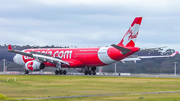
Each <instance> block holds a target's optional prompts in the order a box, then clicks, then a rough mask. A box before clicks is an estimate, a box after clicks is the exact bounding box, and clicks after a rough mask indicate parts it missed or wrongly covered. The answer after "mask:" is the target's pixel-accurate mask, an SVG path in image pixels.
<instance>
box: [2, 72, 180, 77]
mask: <svg viewBox="0 0 180 101" xmlns="http://www.w3.org/2000/svg"><path fill="white" fill-rule="evenodd" d="M0 75H25V74H24V73H21V74H3V73H0ZM28 75H55V74H28ZM57 76H107V77H152V78H180V75H179V74H177V75H174V74H130V75H118V74H117V75H114V74H113V73H108V74H106V75H84V74H76V73H74V74H68V75H57Z"/></svg>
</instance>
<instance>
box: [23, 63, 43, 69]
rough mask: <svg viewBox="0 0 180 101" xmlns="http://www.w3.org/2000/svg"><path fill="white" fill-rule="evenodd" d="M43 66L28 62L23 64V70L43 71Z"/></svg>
mask: <svg viewBox="0 0 180 101" xmlns="http://www.w3.org/2000/svg"><path fill="white" fill-rule="evenodd" d="M44 68H45V65H44V64H43V63H40V62H37V61H28V62H26V64H25V69H26V70H31V71H38V70H41V69H44Z"/></svg>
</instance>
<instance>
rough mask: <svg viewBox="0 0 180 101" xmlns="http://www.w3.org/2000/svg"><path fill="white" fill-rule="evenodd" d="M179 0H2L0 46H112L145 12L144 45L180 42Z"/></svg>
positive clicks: (141, 43) (139, 42) (140, 43)
mask: <svg viewBox="0 0 180 101" xmlns="http://www.w3.org/2000/svg"><path fill="white" fill-rule="evenodd" d="M178 4H180V1H178V0H173V1H170V0H158V1H157V0H156V1H155V0H125V1H122V0H29V1H27V0H26V1H24V0H17V1H14V0H4V1H3V0H1V1H0V33H3V34H1V37H0V44H8V43H12V44H20V45H24V44H25V45H26V44H29V45H61V46H71V45H73V46H78V47H97V46H109V45H111V44H112V43H119V41H120V40H121V39H122V37H123V35H124V34H125V32H126V31H127V29H128V28H129V26H130V24H131V23H132V21H133V19H134V18H135V17H136V16H143V21H142V25H141V27H140V32H139V35H138V39H137V45H136V46H139V47H144V46H147V47H148V45H149V46H151V45H154V47H156V46H157V47H159V45H165V44H167V45H169V47H171V46H172V47H174V48H175V49H176V50H180V48H178V46H177V47H175V45H178V44H179V37H180V35H179V32H180V25H179V21H180V14H179V13H177V12H179V11H180V8H179V5H178Z"/></svg>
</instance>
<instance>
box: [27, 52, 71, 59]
mask: <svg viewBox="0 0 180 101" xmlns="http://www.w3.org/2000/svg"><path fill="white" fill-rule="evenodd" d="M37 52H38V53H45V54H50V55H51V56H53V57H58V58H61V59H71V57H72V51H55V52H54V53H53V52H52V51H37ZM24 59H33V58H31V57H28V56H24Z"/></svg>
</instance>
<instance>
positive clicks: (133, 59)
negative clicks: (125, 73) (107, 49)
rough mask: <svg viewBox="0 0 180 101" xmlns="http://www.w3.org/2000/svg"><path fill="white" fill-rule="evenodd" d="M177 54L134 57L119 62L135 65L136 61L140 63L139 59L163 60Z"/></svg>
mask: <svg viewBox="0 0 180 101" xmlns="http://www.w3.org/2000/svg"><path fill="white" fill-rule="evenodd" d="M177 53H178V51H177V52H175V53H173V54H171V55H162V56H134V57H127V58H125V59H123V60H120V61H121V62H123V63H125V62H127V61H134V62H135V63H136V61H140V60H141V59H147V58H163V57H174V56H175V55H176V54H177Z"/></svg>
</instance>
